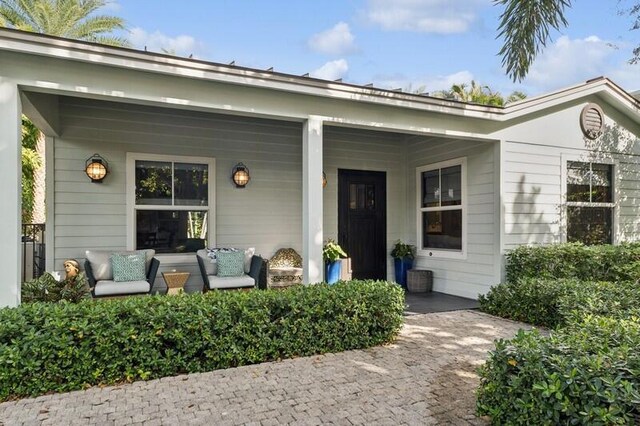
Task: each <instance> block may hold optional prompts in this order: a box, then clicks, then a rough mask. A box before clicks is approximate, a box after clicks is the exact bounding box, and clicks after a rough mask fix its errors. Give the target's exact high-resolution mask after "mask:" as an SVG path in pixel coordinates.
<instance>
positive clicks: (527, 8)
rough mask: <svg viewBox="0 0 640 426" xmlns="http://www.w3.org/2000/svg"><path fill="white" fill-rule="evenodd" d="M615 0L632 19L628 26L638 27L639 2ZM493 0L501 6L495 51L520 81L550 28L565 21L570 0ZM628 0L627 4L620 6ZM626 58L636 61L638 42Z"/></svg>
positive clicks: (547, 39) (639, 56)
mask: <svg viewBox="0 0 640 426" xmlns="http://www.w3.org/2000/svg"><path fill="white" fill-rule="evenodd" d="M616 1H617V3H618V7H619V13H620V14H625V15H628V16H629V17H630V18H631V20H632V24H631V27H630V30H637V29H640V2H639V1H637V0H628V1H625V0H616ZM494 3H495V4H496V5H498V6H501V7H504V10H503V11H502V14H501V15H500V25H499V27H498V37H500V38H503V40H504V44H503V45H502V48H501V49H500V52H499V54H500V55H501V56H502V65H503V66H504V67H505V70H506V72H507V75H508V76H509V77H511V79H512V80H513V81H522V79H524V78H525V77H526V75H527V73H528V72H529V68H530V67H531V64H532V63H533V61H534V60H535V58H536V56H537V55H538V54H539V53H540V52H541V51H542V49H543V48H544V47H545V46H546V45H547V43H549V42H550V41H551V31H552V30H556V31H557V30H560V29H561V28H564V27H566V26H567V25H568V21H567V18H566V16H565V11H566V9H567V8H570V7H572V4H571V0H494ZM629 3H630V6H628V7H625V6H624V5H625V4H629ZM629 62H630V63H638V62H640V46H638V47H636V48H635V49H633V52H632V57H631V59H630V60H629Z"/></svg>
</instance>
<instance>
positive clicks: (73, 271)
mask: <svg viewBox="0 0 640 426" xmlns="http://www.w3.org/2000/svg"><path fill="white" fill-rule="evenodd" d="M62 266H64V272H65V273H66V275H65V279H68V278H73V277H75V276H77V275H78V274H79V273H80V264H79V263H78V261H77V260H75V259H67V260H65V261H64V263H63V264H62Z"/></svg>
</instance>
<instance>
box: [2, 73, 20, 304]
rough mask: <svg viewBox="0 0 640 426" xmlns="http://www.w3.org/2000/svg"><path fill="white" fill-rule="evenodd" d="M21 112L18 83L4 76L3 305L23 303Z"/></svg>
mask: <svg viewBox="0 0 640 426" xmlns="http://www.w3.org/2000/svg"><path fill="white" fill-rule="evenodd" d="M21 115H22V106H21V104H20V95H19V92H18V86H17V84H15V83H12V82H10V81H7V80H6V79H3V78H1V77H0V200H1V202H0V271H2V279H0V307H4V306H18V305H19V304H20V281H21V275H20V269H21V264H22V253H21V250H20V239H21V230H20V228H21V222H22V217H21V214H20V210H21V203H22V200H21V191H20V185H21V172H22V171H21V168H22V167H21V146H22V144H21V141H20V139H21V136H22V131H21V129H22V119H21Z"/></svg>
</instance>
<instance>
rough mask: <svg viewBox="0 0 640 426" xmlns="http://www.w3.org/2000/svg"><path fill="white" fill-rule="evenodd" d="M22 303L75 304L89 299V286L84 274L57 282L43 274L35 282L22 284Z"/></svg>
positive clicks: (47, 274) (47, 273) (52, 276)
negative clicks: (64, 302)
mask: <svg viewBox="0 0 640 426" xmlns="http://www.w3.org/2000/svg"><path fill="white" fill-rule="evenodd" d="M21 290H22V292H21V293H22V302H23V303H30V302H60V301H62V300H65V301H67V302H72V303H77V302H79V301H81V300H83V299H86V298H87V297H89V284H88V283H87V278H86V277H85V275H84V273H82V272H80V273H78V274H77V275H75V276H72V277H67V278H65V279H63V280H57V279H56V278H55V277H54V275H53V274H51V273H49V272H45V273H44V274H43V275H42V276H40V277H39V278H36V279H35V280H31V281H27V282H25V283H23V284H22V289H21Z"/></svg>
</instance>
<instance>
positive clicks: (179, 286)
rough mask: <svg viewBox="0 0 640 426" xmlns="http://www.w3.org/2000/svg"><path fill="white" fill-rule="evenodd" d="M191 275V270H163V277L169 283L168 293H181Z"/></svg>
mask: <svg viewBox="0 0 640 426" xmlns="http://www.w3.org/2000/svg"><path fill="white" fill-rule="evenodd" d="M190 275H191V273H190V272H175V271H174V272H163V273H162V278H164V282H165V283H167V294H180V293H181V292H182V291H183V290H184V285H185V284H186V282H187V280H188V279H189V276H190Z"/></svg>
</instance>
